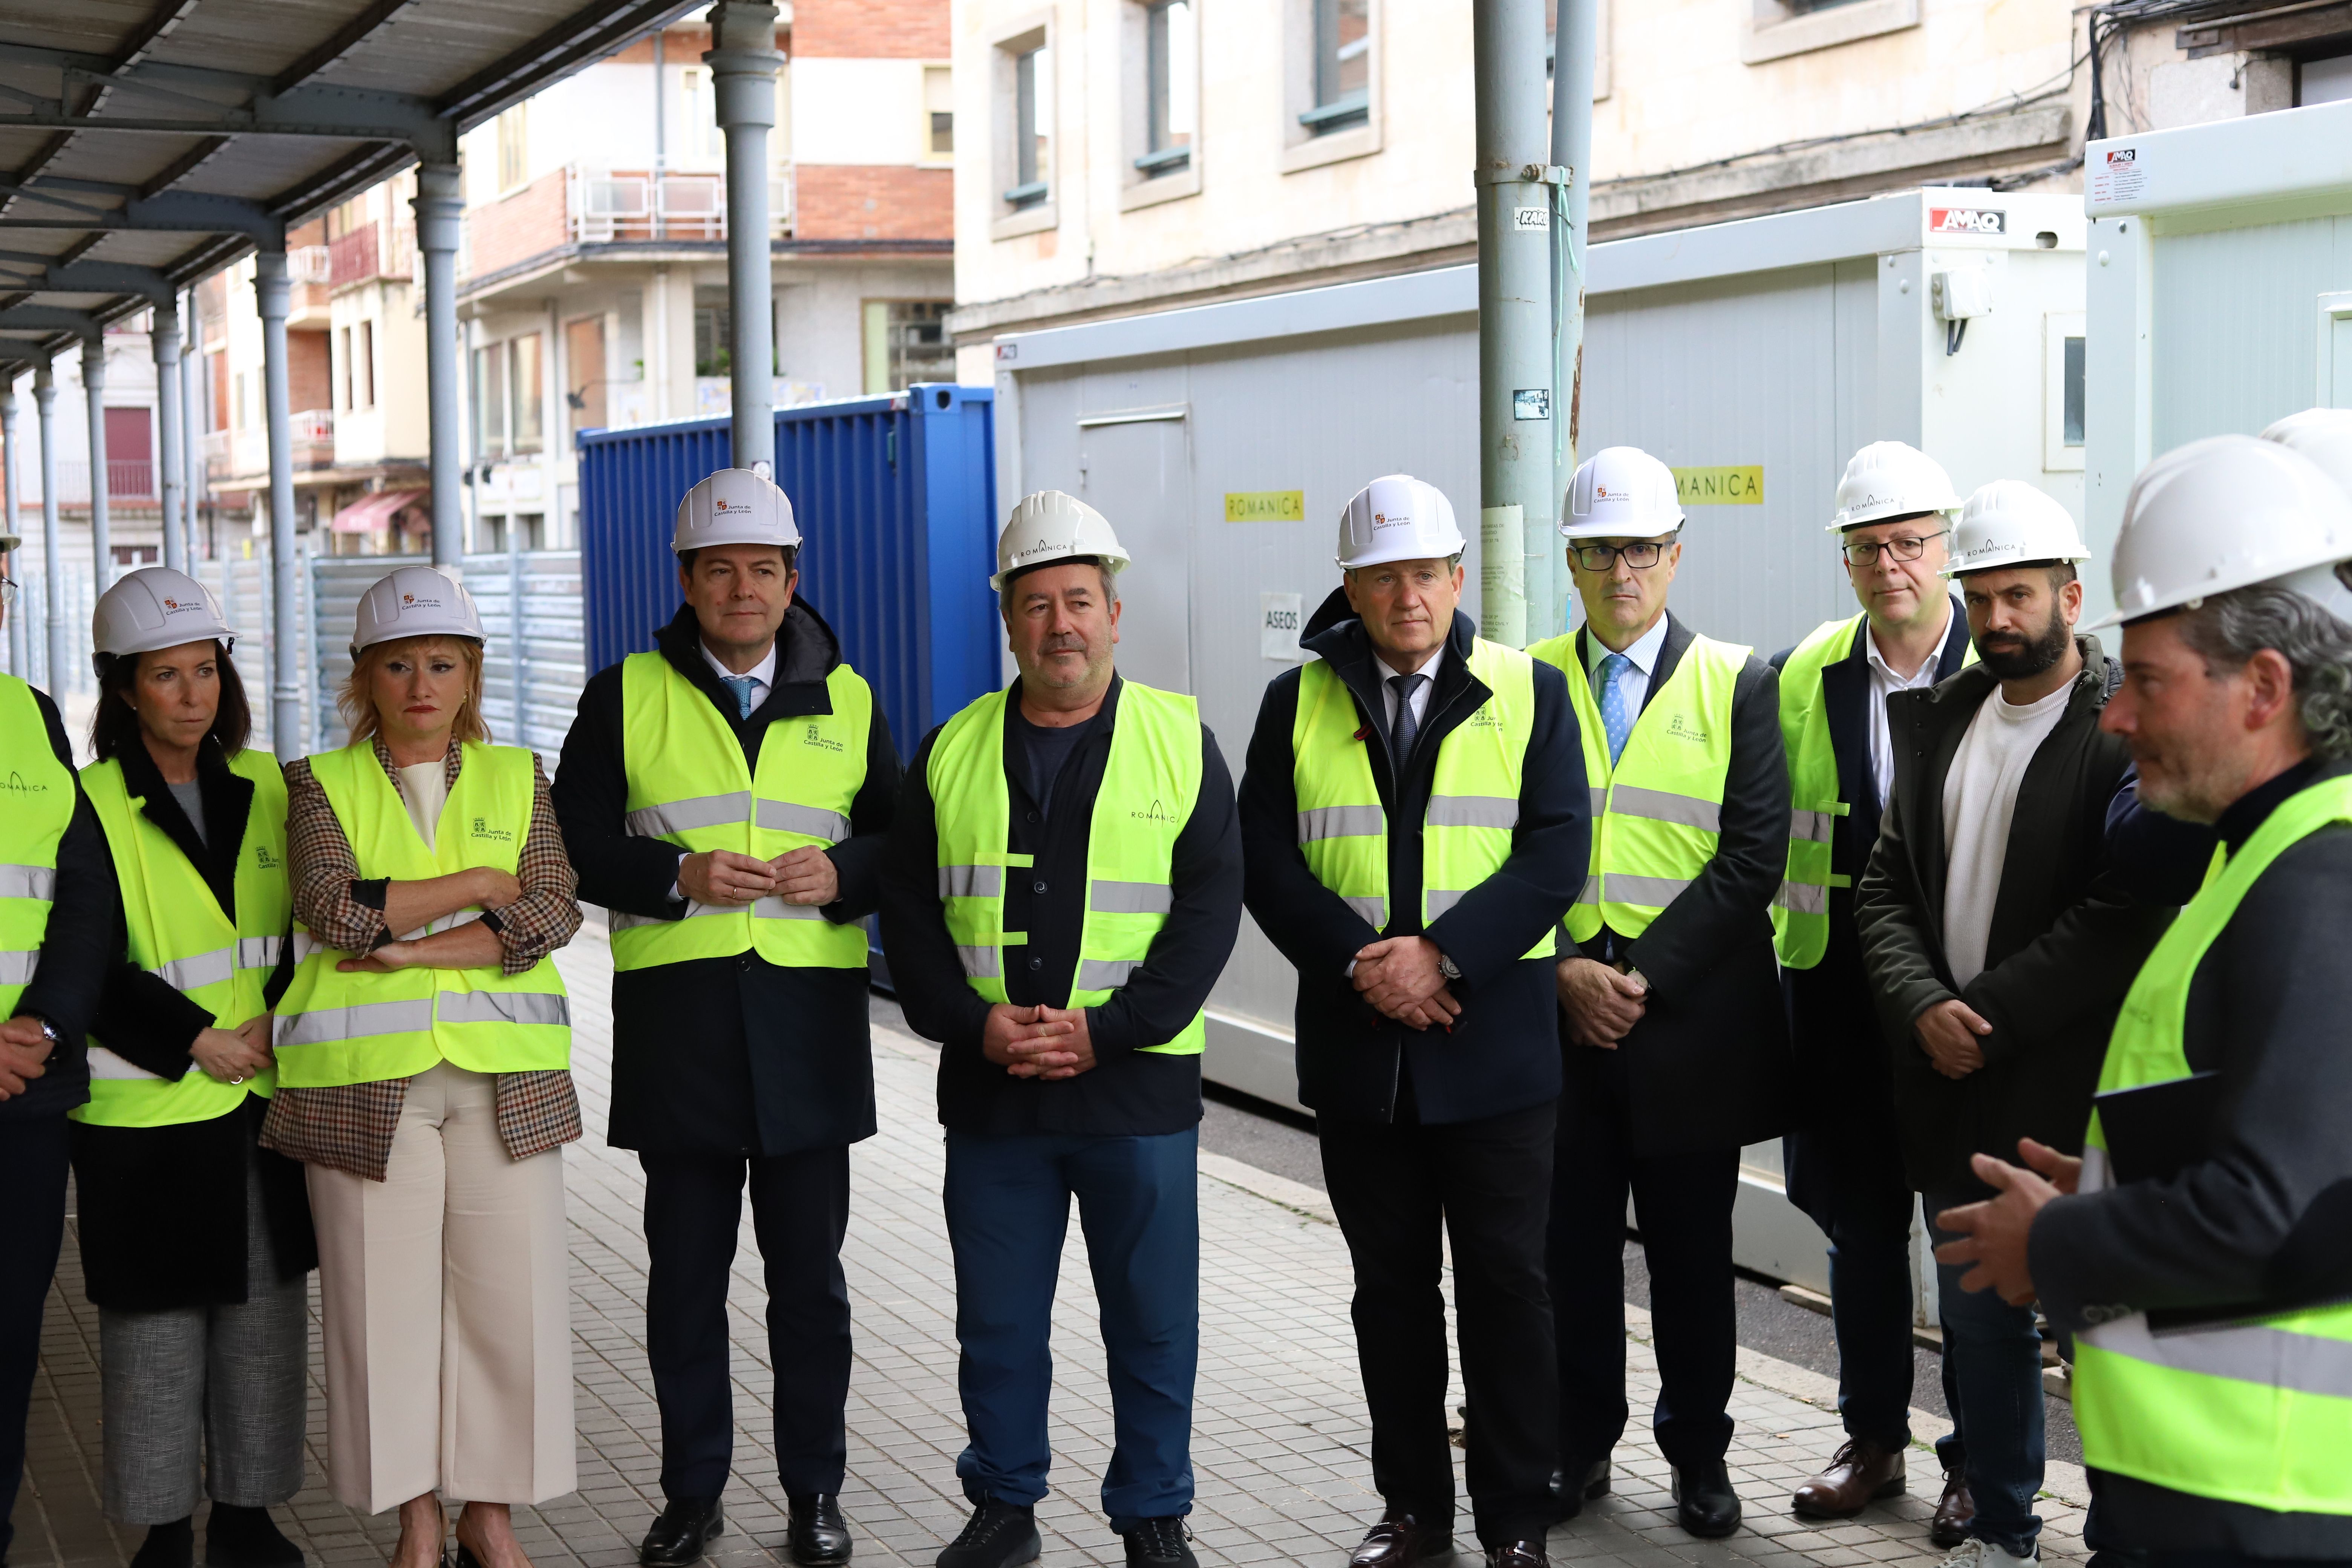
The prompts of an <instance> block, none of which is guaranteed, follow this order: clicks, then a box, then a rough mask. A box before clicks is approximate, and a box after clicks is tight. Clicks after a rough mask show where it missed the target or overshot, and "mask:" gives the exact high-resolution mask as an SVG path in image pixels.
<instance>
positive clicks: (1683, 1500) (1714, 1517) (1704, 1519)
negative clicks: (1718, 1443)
mask: <svg viewBox="0 0 2352 1568" xmlns="http://www.w3.org/2000/svg"><path fill="white" fill-rule="evenodd" d="M1675 1517H1676V1518H1677V1519H1678V1520H1679V1521H1681V1522H1682V1527H1683V1528H1684V1529H1685V1530H1687V1531H1690V1532H1691V1533H1692V1534H1693V1535H1696V1536H1697V1537H1699V1538H1700V1539H1701V1540H1705V1541H1713V1540H1716V1539H1717V1538H1718V1537H1720V1536H1726V1535H1729V1534H1730V1533H1731V1532H1732V1531H1735V1530H1738V1528H1739V1494H1738V1493H1737V1492H1735V1491H1733V1490H1732V1489H1731V1475H1730V1473H1729V1472H1728V1471H1727V1470H1726V1469H1725V1468H1723V1461H1722V1460H1721V1459H1710V1460H1708V1461H1707V1462H1706V1463H1705V1464H1703V1465H1689V1466H1684V1465H1677V1466H1675Z"/></svg>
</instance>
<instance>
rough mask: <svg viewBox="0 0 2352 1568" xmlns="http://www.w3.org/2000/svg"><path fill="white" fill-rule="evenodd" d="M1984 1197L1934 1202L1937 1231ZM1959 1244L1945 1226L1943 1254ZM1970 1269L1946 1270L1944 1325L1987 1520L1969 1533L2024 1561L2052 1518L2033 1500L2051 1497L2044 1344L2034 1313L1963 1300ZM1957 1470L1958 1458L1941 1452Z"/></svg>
mask: <svg viewBox="0 0 2352 1568" xmlns="http://www.w3.org/2000/svg"><path fill="white" fill-rule="evenodd" d="M1990 1195H1991V1194H1990V1191H1989V1190H1988V1189H1986V1188H1983V1187H1973V1188H1970V1189H1968V1190H1966V1191H1961V1192H1948V1193H1930V1194H1927V1216H1928V1223H1929V1224H1930V1225H1933V1224H1934V1223H1935V1216H1936V1215H1937V1213H1938V1212H1940V1211H1941V1210H1944V1209H1948V1208H1957V1207H1958V1206H1959V1205H1962V1204H1971V1203H1976V1202H1978V1201H1979V1200H1980V1199H1983V1198H1986V1197H1990ZM1936 1240H1937V1243H1938V1244H1941V1243H1943V1242H1947V1241H1955V1240H1958V1233H1957V1232H1953V1231H1948V1230H1945V1229H1943V1228H1941V1227H1940V1226H1938V1227H1937V1230H1936ZM1970 1267H1971V1266H1970V1265H1967V1264H1958V1263H1938V1264H1937V1265H1936V1293H1937V1300H1938V1302H1939V1303H1940V1305H1941V1316H1942V1318H1943V1324H1944V1397H1945V1401H1946V1403H1947V1404H1948V1406H1949V1407H1950V1409H1951V1412H1952V1437H1951V1438H1949V1439H1947V1442H1949V1443H1953V1444H1955V1445H1956V1446H1957V1447H1958V1449H1959V1450H1960V1452H1961V1453H1962V1454H1964V1455H1965V1456H1966V1458H1965V1461H1964V1463H1965V1468H1966V1470H1967V1473H1968V1478H1969V1496H1971V1497H1972V1498H1974V1499H1975V1500H1976V1505H1977V1515H1976V1520H1975V1521H1974V1522H1973V1523H1971V1524H1970V1525H1969V1534H1970V1535H1971V1536H1973V1537H1975V1538H1976V1539H1977V1540H1979V1541H1987V1542H1991V1543H1992V1544H1993V1545H1995V1546H1998V1547H2000V1549H2001V1550H2002V1551H2004V1552H2011V1553H2013V1554H2015V1555H2017V1556H2021V1557H2022V1556H2024V1555H2025V1554H2026V1553H2028V1552H2032V1551H2033V1550H2034V1544H2033V1543H2034V1540H2035V1538H2036V1537H2037V1536H2039V1535H2040V1534H2041V1533H2042V1518H2041V1516H2040V1515H2039V1514H2036V1513H2035V1512H2034V1511H2033V1495H2034V1493H2036V1492H2038V1491H2040V1490H2041V1489H2042V1335H2041V1333H2040V1332H2039V1331H2037V1330H2036V1329H2035V1328H2034V1326H2033V1309H2032V1308H2031V1307H2012V1306H2011V1305H2010V1304H2009V1303H2008V1302H2006V1301H2004V1300H2001V1299H2000V1297H1999V1296H1997V1295H1995V1294H1994V1293H1993V1292H1992V1291H1990V1290H1963V1289H1960V1276H1961V1275H1963V1274H1965V1273H1967V1272H1968V1271H1969V1268H1970ZM1937 1452H1938V1453H1939V1454H1940V1455H1943V1456H1945V1457H1946V1458H1947V1460H1948V1459H1949V1457H1950V1455H1951V1449H1950V1448H1948V1447H1945V1446H1944V1445H1942V1444H1939V1445H1937Z"/></svg>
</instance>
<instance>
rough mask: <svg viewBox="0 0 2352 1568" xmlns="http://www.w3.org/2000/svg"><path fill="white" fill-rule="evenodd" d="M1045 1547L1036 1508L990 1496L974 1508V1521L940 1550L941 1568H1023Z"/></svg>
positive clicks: (972, 1514) (972, 1519)
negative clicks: (944, 1548)
mask: <svg viewBox="0 0 2352 1568" xmlns="http://www.w3.org/2000/svg"><path fill="white" fill-rule="evenodd" d="M1044 1550H1045V1542H1044V1541H1043V1540H1041V1539H1040V1538H1039V1536H1038V1534H1037V1510H1035V1509H1030V1508H1023V1507H1021V1506H1020V1505H1019V1504H1017V1503H1009V1502H1002V1501H999V1500H997V1499H995V1498H989V1499H986V1500H983V1501H982V1503H981V1505H980V1506H979V1507H978V1508H975V1509H973V1510H971V1523H969V1524H967V1525H965V1526H964V1527H963V1533H962V1534H961V1535H959V1536H957V1537H956V1538H955V1539H954V1540H953V1541H951V1542H949V1543H948V1546H947V1550H945V1551H943V1552H940V1557H939V1568H1020V1564H1022V1563H1034V1562H1036V1561H1037V1554H1038V1553H1039V1552H1043V1551H1044Z"/></svg>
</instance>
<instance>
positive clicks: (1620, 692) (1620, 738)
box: [1601, 653, 1633, 767]
mask: <svg viewBox="0 0 2352 1568" xmlns="http://www.w3.org/2000/svg"><path fill="white" fill-rule="evenodd" d="M1631 668H1633V660H1632V659H1630V658H1626V657H1625V656H1624V655H1623V654H1622V653H1612V654H1611V655H1609V656H1608V657H1607V658H1603V659H1602V660H1601V728H1602V729H1603V730H1606V731H1608V732H1609V765H1610V766H1611V767H1615V766H1616V765H1617V759H1618V758H1619V757H1622V756H1623V755H1624V754H1625V737H1626V736H1628V735H1630V734H1632V733H1633V715H1632V714H1631V713H1628V712H1627V711H1625V690H1624V688H1622V687H1621V686H1619V685H1618V684H1617V678H1618V677H1619V676H1621V675H1622V674H1624V673H1625V672H1626V671H1627V670H1629V669H1631Z"/></svg>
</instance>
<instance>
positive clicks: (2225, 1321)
mask: <svg viewBox="0 0 2352 1568" xmlns="http://www.w3.org/2000/svg"><path fill="white" fill-rule="evenodd" d="M2264 435H2265V436H2266V437H2272V439H2265V440H2253V439H2250V438H2248V437H2243V436H2221V437H2212V438H2210V439H2208V440H2203V441H2194V442H2191V443H2189V445H2188V446H2185V447H2178V448H2175V449H2174V450H2173V451H2170V452H2168V453H2166V454H2165V455H2164V456H2163V457H2161V458H2158V459H2157V460H2156V461H2155V462H2153V463H2151V464H2149V465H2148V467H2147V468H2146V469H2144V470H2143V471H2142V472H2141V474H2140V476H2139V478H2138V479H2137V481H2136V482H2135V483H2134V485H2133V487H2132V492H2131V495H2130V497H2129V499H2128V500H2126V502H2125V505H2124V517H2123V526H2122V528H2121V529H2120V530H2119V531H2118V533H2117V536H2116V554H2115V564H2114V582H2115V597H2116V604H2117V605H2118V606H2119V608H2118V613H2117V614H2116V616H2115V619H2116V620H2120V621H2122V622H2123V623H2124V629H2123V666H2124V680H2123V684H2122V685H2121V686H2120V687H2119V688H2117V689H2116V694H2115V696H2114V697H2113V699H2111V700H2109V702H2108V703H2107V707H2106V710H2105V715H2104V718H2103V720H2102V722H2103V724H2104V726H2105V728H2106V730H2107V731H2109V732H2110V733H2112V734H2115V735H2117V736H2120V737H2122V738H2123V739H2124V740H2125V741H2126V742H2128V743H2129V745H2130V746H2131V750H2132V755H2133V758H2134V759H2135V761H2136V762H2137V764H2138V768H2139V795H2140V799H2141V800H2142V801H2144V802H2146V803H2147V805H2148V806H2150V807H2152V808H2154V809H2156V810H2158V811H2161V812H2163V813H2165V814H2166V815H2167V816H2170V817H2173V818H2175V819H2177V820H2181V821H2185V822H2189V823H2195V824H2210V826H2212V827H2213V828H2215V829H2217V830H2218V833H2219V836H2220V840H2221V846H2222V848H2223V851H2224V855H2223V858H2222V859H2221V863H2220V865H2219V866H2218V867H2216V868H2214V870H2213V873H2212V875H2211V876H2210V878H2209V879H2207V881H2206V883H2205V885H2204V886H2203V887H2202V888H2201V889H2199V890H2198V891H2197V892H2196V893H2195V894H2194V895H2193V896H2192V897H2191V898H2190V899H2189V902H2188V904H2187V905H2186V906H2185V907H2184V908H2183V909H2182V910H2180V913H2179V918H2178V919H2176V920H2175V921H2173V922H2172V924H2171V925H2170V926H2169V927H2168V929H2167V930H2166V931H2165V934H2164V937H2163V940H2162V941H2161V942H2158V944H2157V947H2156V950H2155V952H2153V953H2151V954H2150V955H2149V956H2148V959H2147V963H2145V964H2144V965H2142V966H2141V968H2140V970H2139V973H2138V977H2137V979H2136V980H2134V981H2133V982H2132V985H2131V990H2130V992H2129V994H2127V995H2126V998H2125V1001H2124V1004H2123V1006H2122V1009H2121V1010H2120V1012H2119V1013H2118V1015H2117V1016H2116V1024H2115V1030H2114V1033H2113V1035H2112V1037H2107V1038H2106V1039H2105V1041H2104V1044H2105V1062H2104V1065H2103V1067H2102V1069H2101V1072H2100V1077H2099V1094H2098V1097H2097V1100H2096V1102H2095V1109H2094V1110H2093V1114H2092V1117H2091V1121H2090V1127H2089V1130H2088V1133H2087V1136H2086V1138H2085V1143H2084V1150H2083V1153H2082V1157H2081V1158H2080V1159H2073V1158H2069V1157H2068V1156H2066V1155H2065V1154H2063V1153H2061V1152H2059V1151H2057V1150H2055V1149H2053V1148H2050V1147H2048V1146H2046V1145H2045V1144H2043V1143H2042V1142H2038V1141H2028V1142H2025V1143H2024V1144H2023V1145H2022V1146H2021V1147H2019V1148H2015V1149H2012V1150H2011V1151H2010V1152H2009V1153H2008V1155H2007V1156H2006V1157H2004V1158H2001V1159H1995V1158H1993V1157H1991V1156H1990V1155H1989V1154H1979V1155H1978V1156H1977V1159H1976V1162H1975V1166H1976V1173H1977V1174H1978V1175H1979V1177H1981V1178H1982V1179H1983V1180H1984V1181H1986V1182H1987V1183H1988V1184H1990V1186H1991V1187H1992V1188H1995V1189H1998V1190H1999V1194H2000V1195H1999V1196H1998V1197H1995V1198H1992V1199H1991V1200H1990V1201H1988V1202H1985V1203H1981V1204H1977V1205H1970V1206H1969V1207H1965V1208H1962V1209H1959V1210H1957V1211H1955V1212H1953V1213H1951V1214H1948V1215H1943V1216H1942V1217H1941V1223H1942V1225H1943V1226H1945V1228H1946V1229H1947V1230H1948V1231H1954V1232H1959V1233H1962V1235H1961V1237H1960V1238H1959V1239H1957V1240H1954V1241H1952V1242H1949V1243H1948V1244H1947V1245H1946V1246H1945V1247H1943V1248H1942V1249H1941V1250H1940V1251H1939V1252H1938V1254H1937V1257H1938V1258H1939V1259H1942V1260H1945V1261H1948V1263H1949V1264H1951V1265H1952V1266H1953V1267H1955V1268H1968V1272H1967V1273H1966V1274H1965V1275H1964V1276H1963V1277H1962V1279H1961V1280H1960V1283H1961V1286H1962V1288H1964V1289H1969V1290H1984V1291H1985V1292H1986V1293H1987V1295H1988V1296H1990V1297H1997V1298H1999V1299H2001V1300H2007V1301H2011V1302H2015V1303H2019V1304H2023V1303H2025V1302H2028V1301H2032V1300H2037V1299H2038V1300H2040V1301H2041V1303H2042V1307H2043V1309H2044V1310H2047V1311H2048V1313H2049V1315H2050V1321H2052V1322H2053V1324H2055V1325H2057V1326H2058V1327H2060V1328H2062V1329H2065V1330H2068V1331H2072V1332H2073V1334H2074V1385H2073V1390H2072V1392H2073V1396H2074V1423H2075V1426H2076V1427H2077V1428H2078V1429H2079V1430H2080V1431H2081V1433H2082V1438H2083V1459H2084V1465H2085V1467H2086V1468H2088V1469H2089V1472H2090V1481H2091V1495H2092V1498H2093V1508H2092V1513H2091V1519H2090V1528H2089V1536H2090V1539H2091V1542H2092V1543H2093V1544H2094V1546H2095V1548H2096V1549H2097V1550H2099V1551H2101V1552H2107V1553H2112V1554H2114V1556H2116V1557H2117V1558H2123V1557H2126V1555H2127V1556H2128V1558H2129V1560H2130V1561H2133V1562H2136V1563H2147V1564H2151V1565H2154V1568H2186V1565H2189V1564H2201V1563H2266V1562H2295V1563H2352V1379H2347V1375H2346V1369H2347V1366H2352V1248H2347V1246H2346V1245H2345V1233H2346V1224H2345V1215H2346V1202H2345V1200H2346V1196H2347V1194H2352V1139H2347V1137H2346V1135H2345V1129H2346V1127H2347V1125H2352V1052H2347V1050H2346V1049H2345V1048H2344V1041H2345V1035H2344V1031H2345V1018H2346V1016H2347V1013H2352V973H2347V970H2346V967H2345V963H2344V953H2345V948H2346V942H2347V937H2352V701H2347V693H2352V588H2347V581H2352V568H2347V566H2346V564H2345V563H2344V562H2343V559H2342V558H2343V556H2344V555H2345V554H2346V553H2347V552H2352V498H2347V495H2346V494H2345V492H2344V490H2343V489H2339V488H2338V486H2337V485H2336V484H2335V483H2331V482H2330V479H2329V474H2330V473H2333V474H2334V475H2335V476H2336V479H2338V480H2352V410H2346V409H2325V410H2308V411H2306V412H2305V414H2302V415H2297V416H2290V417H2289V418H2287V419H2284V420H2282V421H2280V422H2279V424H2278V425H2275V426H2272V428H2271V429H2270V430H2268V431H2265V432H2264ZM2330 447H2333V451H2330V450H2329V449H2328V448H2330ZM2307 458H2315V459H2318V460H2319V461H2321V462H2326V463H2327V467H2326V468H2325V469H2323V468H2321V467H2320V466H2318V463H2317V462H2315V461H2312V460H2306V459H2307ZM2217 519H2220V520H2222V521H2221V525H2220V526H2217V525H2216V520H2217ZM2250 578H2251V579H2254V580H2253V581H2251V582H2250V581H2248V579H2250Z"/></svg>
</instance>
